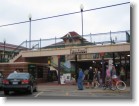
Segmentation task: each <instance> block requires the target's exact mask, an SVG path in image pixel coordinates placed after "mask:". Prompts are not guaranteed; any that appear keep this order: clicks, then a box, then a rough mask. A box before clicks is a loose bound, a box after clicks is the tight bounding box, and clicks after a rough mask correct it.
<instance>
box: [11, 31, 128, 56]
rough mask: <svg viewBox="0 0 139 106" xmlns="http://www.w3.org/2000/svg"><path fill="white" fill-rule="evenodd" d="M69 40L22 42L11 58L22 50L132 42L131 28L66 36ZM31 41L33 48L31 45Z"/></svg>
mask: <svg viewBox="0 0 139 106" xmlns="http://www.w3.org/2000/svg"><path fill="white" fill-rule="evenodd" d="M77 38H78V39H79V40H83V43H81V42H78V43H76V39H77ZM66 39H68V40H69V42H68V43H65V42H64V41H63V39H62V38H56V37H55V38H50V39H39V40H32V41H31V42H30V41H24V42H22V43H21V44H20V45H19V46H18V47H17V48H16V49H15V50H13V51H12V52H11V58H9V59H12V58H14V57H15V56H16V55H17V54H18V53H19V52H20V51H21V50H41V49H52V48H65V47H69V46H87V45H111V44H117V43H130V30H126V31H117V32H111V31H110V32H107V33H97V34H88V35H83V38H82V36H75V37H71V36H69V37H68V38H66ZM30 43H31V48H29V45H30Z"/></svg>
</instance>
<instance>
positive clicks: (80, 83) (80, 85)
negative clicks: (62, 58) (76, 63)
mask: <svg viewBox="0 0 139 106" xmlns="http://www.w3.org/2000/svg"><path fill="white" fill-rule="evenodd" d="M83 80H84V73H83V71H82V69H81V68H79V74H78V79H77V85H78V90H83Z"/></svg>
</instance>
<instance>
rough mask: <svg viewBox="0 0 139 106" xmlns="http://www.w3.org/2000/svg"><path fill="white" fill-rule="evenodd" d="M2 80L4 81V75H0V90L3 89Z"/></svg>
mask: <svg viewBox="0 0 139 106" xmlns="http://www.w3.org/2000/svg"><path fill="white" fill-rule="evenodd" d="M2 80H3V75H2V73H0V89H2Z"/></svg>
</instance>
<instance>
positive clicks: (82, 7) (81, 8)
mask: <svg viewBox="0 0 139 106" xmlns="http://www.w3.org/2000/svg"><path fill="white" fill-rule="evenodd" d="M83 9H84V6H83V4H81V5H80V10H81V22H82V45H83Z"/></svg>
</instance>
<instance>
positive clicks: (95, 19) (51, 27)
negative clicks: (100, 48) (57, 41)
mask: <svg viewBox="0 0 139 106" xmlns="http://www.w3.org/2000/svg"><path fill="white" fill-rule="evenodd" d="M123 2H130V0H0V25H5V24H11V23H16V22H22V21H28V20H29V18H28V16H29V14H31V15H32V19H33V20H34V19H38V18H44V17H49V16H54V15H60V14H66V13H71V12H77V11H80V5H81V4H83V6H84V10H88V9H93V8H97V7H102V6H108V5H113V4H118V3H123ZM83 17H84V18H83V21H84V31H83V32H84V34H85V35H86V34H90V33H92V34H93V33H101V32H109V31H110V30H111V31H119V30H120V31H121V30H129V29H130V4H125V5H121V6H116V7H111V8H106V9H101V10H95V11H89V12H84V13H83ZM70 31H76V32H77V33H79V34H81V33H82V29H81V14H80V13H78V14H74V15H69V16H64V17H58V18H52V19H46V20H41V21H35V22H32V31H31V32H32V35H31V39H32V40H38V39H40V38H41V39H48V38H53V37H62V36H64V35H65V34H66V33H68V32H70ZM4 39H5V40H6V42H7V43H11V44H17V45H19V44H20V43H22V42H23V41H25V40H29V23H24V24H19V25H14V26H6V27H0V42H3V41H4Z"/></svg>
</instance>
